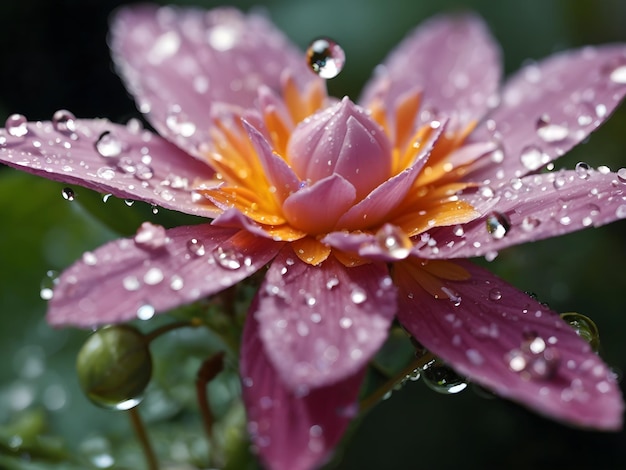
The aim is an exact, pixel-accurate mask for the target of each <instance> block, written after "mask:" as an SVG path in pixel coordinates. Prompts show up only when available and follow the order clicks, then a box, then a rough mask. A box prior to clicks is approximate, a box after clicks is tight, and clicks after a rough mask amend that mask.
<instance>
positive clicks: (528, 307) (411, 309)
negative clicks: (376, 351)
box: [394, 260, 623, 429]
mask: <svg viewBox="0 0 626 470" xmlns="http://www.w3.org/2000/svg"><path fill="white" fill-rule="evenodd" d="M415 263H417V262H415ZM415 263H414V264H409V263H401V264H398V265H397V267H396V271H395V276H394V280H395V282H396V285H397V286H398V288H399V291H400V293H399V313H398V318H399V320H400V322H401V323H402V325H403V326H404V327H405V328H407V330H408V331H409V332H410V333H411V334H412V335H413V336H414V337H415V338H416V339H417V340H418V341H419V342H420V343H422V344H423V345H424V346H425V347H426V348H427V349H428V350H430V351H432V352H433V353H434V354H436V355H438V356H440V357H441V358H443V359H444V360H445V361H447V362H448V363H449V364H450V365H452V367H454V368H455V369H456V370H457V371H458V372H459V373H461V374H463V375H466V376H467V377H469V378H470V379H472V380H475V381H476V382H478V383H479V384H481V385H484V386H486V387H489V388H490V389H492V390H493V391H495V392H496V393H497V394H499V395H501V396H503V397H506V398H510V399H512V400H515V401H518V402H520V403H522V404H524V405H526V406H529V407H531V408H533V409H534V410H537V411H539V412H541V413H543V414H545V415H548V416H550V417H552V418H556V419H560V420H563V421H566V422H569V423H571V424H575V425H578V426H583V427H591V428H598V429H618V428H619V427H620V426H621V422H622V416H621V415H622V410H623V403H622V398H621V395H620V392H619V389H618V387H617V384H616V382H615V378H614V375H613V373H612V372H611V371H610V370H609V368H608V367H607V366H606V365H605V364H604V363H603V362H602V360H601V359H600V358H599V357H598V356H597V355H596V354H595V353H594V352H593V351H592V349H591V347H590V345H589V344H588V343H587V342H585V341H584V340H583V339H582V338H581V337H579V336H578V335H577V334H576V333H575V332H574V330H573V329H572V328H571V327H570V326H569V325H568V324H566V323H565V322H564V321H563V320H561V318H560V317H559V316H558V315H557V314H556V313H555V312H553V311H551V310H550V309H549V308H547V307H546V306H544V305H542V304H540V303H539V302H537V301H536V300H534V299H533V298H531V297H530V296H528V295H527V294H525V293H523V292H520V291H518V290H516V289H515V288H513V287H512V286H510V285H508V284H507V283H505V282H504V281H502V280H501V279H499V278H497V277H495V276H493V275H492V274H491V273H489V272H488V271H486V270H484V269H482V268H480V267H478V266H475V265H473V264H472V263H470V262H468V261H462V260H458V261H455V263H457V264H458V265H459V266H460V267H462V268H463V269H465V270H466V271H467V272H468V273H469V274H471V279H468V280H458V281H453V280H445V279H441V278H439V279H438V280H437V282H439V284H440V286H441V287H442V288H443V289H441V288H440V289H439V295H438V298H436V297H435V295H433V293H432V292H427V291H426V290H425V289H424V288H423V287H421V285H423V281H421V278H422V276H421V274H420V271H419V268H417V267H416V266H417V264H415ZM420 282H422V284H421V283H420ZM431 290H432V288H431Z"/></svg>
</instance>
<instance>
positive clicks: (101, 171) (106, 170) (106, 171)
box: [96, 166, 115, 202]
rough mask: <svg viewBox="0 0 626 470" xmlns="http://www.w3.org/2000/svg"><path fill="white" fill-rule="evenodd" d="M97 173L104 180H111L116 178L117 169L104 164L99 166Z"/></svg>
mask: <svg viewBox="0 0 626 470" xmlns="http://www.w3.org/2000/svg"><path fill="white" fill-rule="evenodd" d="M96 175H97V176H98V177H99V178H102V179H103V180H107V181H111V180H112V179H113V178H115V170H114V169H113V168H111V167H109V166H103V167H100V168H98V170H97V171H96ZM105 202H106V201H105Z"/></svg>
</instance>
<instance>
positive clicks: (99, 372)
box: [76, 325, 152, 410]
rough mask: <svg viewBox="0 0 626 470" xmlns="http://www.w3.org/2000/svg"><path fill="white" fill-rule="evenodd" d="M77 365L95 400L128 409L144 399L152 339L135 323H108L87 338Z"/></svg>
mask: <svg viewBox="0 0 626 470" xmlns="http://www.w3.org/2000/svg"><path fill="white" fill-rule="evenodd" d="M76 369H77V371H78V379H79V382H80V386H81V388H82V389H83V391H84V392H85V394H86V395H87V397H88V398H89V399H90V400H91V401H92V402H94V403H95V404H96V405H99V406H102V407H105V408H112V409H116V410H128V409H130V408H132V407H134V406H136V405H138V404H139V403H140V402H141V400H142V398H143V397H142V394H143V392H144V390H145V388H146V387H147V386H148V383H149V382H150V377H151V376H152V358H151V356H150V350H149V348H148V342H147V341H146V340H145V338H144V336H143V334H142V333H141V332H139V331H138V330H137V329H136V328H133V327H131V326H127V325H112V326H105V327H104V328H101V329H99V330H98V331H96V332H95V333H94V334H92V335H91V336H90V337H89V338H88V339H87V341H86V342H85V344H84V345H83V347H82V348H81V350H80V351H79V353H78V357H77V359H76Z"/></svg>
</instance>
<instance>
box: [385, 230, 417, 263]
mask: <svg viewBox="0 0 626 470" xmlns="http://www.w3.org/2000/svg"><path fill="white" fill-rule="evenodd" d="M376 241H377V242H378V244H379V246H380V247H381V248H382V249H383V250H384V251H385V252H386V253H387V254H389V256H391V257H392V258H395V259H404V258H406V257H407V256H409V254H410V253H411V248H413V243H411V239H410V238H409V237H408V236H407V234H406V233H404V231H403V230H402V229H401V228H400V227H397V226H395V225H391V224H385V225H384V226H383V227H382V228H381V229H380V230H378V232H376Z"/></svg>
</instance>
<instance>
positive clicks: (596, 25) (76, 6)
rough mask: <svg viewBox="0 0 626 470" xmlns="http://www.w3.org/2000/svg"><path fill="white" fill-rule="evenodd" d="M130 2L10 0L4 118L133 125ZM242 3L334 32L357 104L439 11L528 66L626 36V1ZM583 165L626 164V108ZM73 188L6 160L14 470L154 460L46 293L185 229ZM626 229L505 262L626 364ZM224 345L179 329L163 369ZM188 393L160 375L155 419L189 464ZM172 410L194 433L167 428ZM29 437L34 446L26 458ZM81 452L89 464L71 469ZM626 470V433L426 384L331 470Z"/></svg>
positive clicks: (151, 411)
mask: <svg viewBox="0 0 626 470" xmlns="http://www.w3.org/2000/svg"><path fill="white" fill-rule="evenodd" d="M125 3H128V2H121V1H104V0H103V1H98V0H57V1H54V2H51V1H48V0H39V1H37V0H22V1H15V0H11V1H3V2H2V3H1V5H0V44H2V52H1V54H0V67H1V68H0V71H1V73H0V122H3V121H4V119H5V118H6V116H8V115H9V114H11V113H14V112H19V113H22V114H25V115H26V116H27V117H28V118H29V119H30V120H37V119H49V118H50V117H51V116H52V114H53V112H54V111H56V110H57V109H59V108H67V109H70V110H71V111H72V112H74V114H76V115H77V116H79V117H96V116H97V117H108V118H110V119H112V120H114V121H118V122H125V121H126V120H127V119H128V118H130V117H133V116H137V115H138V113H137V111H136V110H135V107H134V104H133V101H132V99H131V98H130V97H129V96H128V95H127V93H126V92H125V90H124V88H123V85H122V84H121V82H120V80H119V79H118V78H117V77H116V76H115V74H114V73H113V72H112V67H111V62H110V58H109V55H108V50H107V46H106V40H105V38H106V33H107V21H108V16H109V14H110V13H111V11H112V10H113V9H114V8H115V7H116V6H118V5H121V4H125ZM172 3H179V4H192V2H172ZM229 3H230V4H233V5H236V6H239V7H241V8H244V9H248V8H250V7H262V8H265V9H266V10H267V11H268V12H269V15H270V16H271V18H272V19H273V20H274V22H275V23H276V24H277V25H278V26H279V27H280V28H281V29H283V30H284V31H286V33H287V34H288V35H289V36H290V37H291V38H292V40H293V41H294V42H296V43H297V44H298V45H299V46H301V47H305V45H306V44H307V43H308V42H309V41H310V40H311V39H312V38H314V37H316V36H319V35H328V36H331V37H333V38H334V39H336V40H337V41H338V42H339V43H340V44H342V46H343V48H344V49H345V51H346V54H347V64H346V67H345V69H344V71H343V73H342V74H341V75H340V76H339V77H338V78H336V79H335V80H333V81H332V82H330V84H329V88H330V91H331V93H333V94H335V95H338V96H342V95H345V94H348V95H350V96H352V97H353V98H354V97H357V96H358V93H359V90H360V89H361V88H362V86H363V84H364V83H365V81H366V80H367V79H368V77H369V76H370V73H371V71H372V69H373V67H374V66H375V65H376V64H377V63H379V62H380V61H381V60H382V59H383V58H384V56H385V54H386V53H387V52H388V51H390V50H391V48H393V46H394V45H395V44H397V43H398V41H399V40H400V39H401V38H402V37H403V36H404V35H405V34H406V33H407V32H408V31H409V30H410V29H412V28H413V27H414V26H416V25H418V24H419V23H420V22H421V21H422V20H424V19H425V18H427V17H429V16H431V15H433V14H435V13H438V12H445V11H456V10H459V9H466V10H467V9H469V10H474V11H477V12H479V13H480V14H481V15H482V16H483V17H484V18H485V19H486V21H487V23H488V24H489V26H490V28H491V29H492V31H493V34H494V36H495V37H496V38H497V40H498V41H499V42H500V44H501V45H502V49H503V53H504V61H505V71H506V73H507V74H509V73H511V72H512V71H514V70H516V69H517V68H518V67H519V66H520V65H521V64H523V63H524V61H526V60H529V59H540V58H542V57H545V56H547V55H549V54H551V53H554V52H557V51H560V50H563V49H567V48H572V47H579V46H582V45H586V44H602V43H608V42H626V26H625V24H626V2H623V1H622V0H601V1H596V0H559V1H557V0H525V1H516V2H514V1H499V2H495V1H489V0H482V1H481V0H475V1H425V0H423V1H415V0H411V1H409V0H402V1H401V0H384V1H383V0H317V1H315V2H313V1H304V0H300V1H298V0H282V1H274V2H265V3H264V4H259V3H255V2H251V1H248V0H245V1H244V0H241V1H236V2H229ZM193 4H194V5H198V6H203V7H213V6H217V5H219V4H220V3H216V2H209V1H201V0H197V1H195V2H193ZM578 161H586V162H587V163H589V164H590V165H592V166H598V165H609V166H610V167H611V168H612V169H614V170H615V169H617V168H619V167H621V166H624V164H625V162H626V107H625V106H622V107H621V108H620V109H618V110H617V112H616V113H615V115H614V116H613V117H612V118H611V119H610V121H609V122H608V123H607V124H606V125H605V126H604V127H603V128H602V129H600V130H599V131H598V132H596V133H595V134H594V135H593V136H592V137H591V138H590V139H588V141H586V142H585V143H584V144H583V145H580V146H579V147H578V148H577V149H575V151H573V152H571V153H570V154H569V155H567V156H566V157H564V158H562V159H561V160H559V161H558V162H557V168H560V167H569V168H572V167H573V166H574V165H575V163H576V162H578ZM62 188H63V185H61V184H57V183H53V182H49V181H45V180H42V179H39V178H35V177H31V176H28V175H24V174H21V173H19V172H16V171H14V170H9V169H6V168H0V357H3V358H4V359H3V360H2V362H1V365H0V468H23V469H38V468H85V466H86V465H87V464H91V465H92V466H93V467H94V468H98V467H100V468H107V467H111V465H112V466H113V468H141V465H142V462H141V457H137V455H136V454H137V452H136V451H137V449H136V446H135V447H133V444H132V443H129V441H128V439H127V436H128V435H129V424H128V421H127V419H126V418H125V417H124V416H122V415H121V414H119V413H112V412H107V411H104V410H101V409H98V408H96V407H94V406H92V405H90V403H89V402H88V401H87V400H86V399H85V398H84V397H83V396H82V395H81V394H80V392H79V390H78V387H77V381H76V379H75V374H74V371H73V366H74V360H75V359H74V358H75V355H76V352H77V351H78V348H79V347H80V344H81V342H82V341H83V340H84V338H85V337H86V335H87V333H86V332H80V331H54V330H51V329H50V328H49V327H47V325H46V323H45V321H44V315H45V308H46V307H45V302H44V301H43V300H41V298H40V297H39V290H40V282H41V281H42V279H43V278H44V277H45V273H46V271H48V270H62V269H63V268H65V267H66V266H68V265H69V264H70V263H71V262H72V261H73V260H75V259H76V258H78V257H79V256H80V254H81V253H82V252H83V251H85V250H88V249H93V248H95V247H97V246H99V245H100V244H101V243H103V242H104V241H106V240H109V239H112V238H115V237H116V236H118V235H119V234H120V233H121V234H128V233H132V232H134V230H135V229H136V227H137V226H138V224H139V222H140V221H141V220H142V219H149V220H152V221H156V222H160V223H171V217H170V215H169V214H165V213H164V211H161V212H160V213H159V214H157V215H153V214H152V213H151V211H150V210H149V208H147V207H145V206H142V205H141V204H139V203H138V204H134V205H133V206H132V207H128V206H126V204H124V203H123V201H119V200H115V199H113V198H112V200H110V201H109V202H107V203H106V204H104V203H102V204H94V203H93V201H94V200H98V197H96V196H94V195H93V194H91V193H90V192H88V191H86V190H82V189H81V188H76V187H75V188H73V189H74V190H75V192H76V194H77V198H76V200H75V201H73V202H69V201H66V200H64V199H63V198H62V196H61V190H62ZM81 200H82V201H83V202H81ZM85 207H89V210H86V209H85ZM102 221H105V222H104V223H103V222H102ZM625 240H626V222H623V221H622V222H619V223H615V224H612V225H611V226H608V227H603V228H600V229H593V230H586V231H584V232H579V233H575V234H572V235H569V236H566V237H561V238H559V239H556V240H547V241H543V242H538V243H533V244H529V245H526V246H522V247H516V248H513V249H509V250H506V251H504V252H502V253H500V254H499V256H498V257H497V258H496V260H495V261H493V262H492V263H489V267H490V269H492V270H493V271H494V272H497V273H499V274H500V275H501V276H503V277H504V278H505V279H507V280H508V281H509V282H511V283H512V284H514V285H515V286H517V287H518V288H520V289H521V290H526V291H532V292H535V293H536V294H537V295H538V297H539V299H540V300H542V301H544V302H547V303H549V304H550V306H551V307H552V308H554V309H555V310H557V311H560V312H567V311H577V312H581V313H584V314H586V315H588V316H590V317H591V318H593V319H594V320H595V321H596V323H597V325H598V327H599V329H600V334H601V340H602V356H603V357H604V358H605V360H606V361H607V362H608V363H609V365H611V366H613V367H615V368H616V370H618V371H625V370H626V341H625V338H626V315H625V312H624V297H622V295H623V294H624V293H625V292H626V274H625V273H624V266H626V244H625ZM214 342H215V339H214V338H212V337H210V335H207V334H205V333H202V332H188V331H181V332H179V333H175V334H174V335H173V336H172V337H171V338H170V339H169V340H168V341H167V342H165V343H164V345H163V346H162V347H161V348H160V354H161V357H163V360H164V361H165V362H164V364H165V365H162V366H161V367H160V369H159V371H158V375H159V378H161V379H163V382H164V383H167V382H168V380H169V381H170V384H171V383H172V382H171V381H172V380H174V382H175V383H177V381H178V380H179V379H180V376H181V374H182V376H185V374H187V375H186V377H187V376H188V377H191V379H190V380H193V373H192V372H191V371H192V370H193V369H194V367H196V366H197V365H198V361H199V359H197V357H199V356H202V354H206V353H208V352H210V351H211V350H212V347H214ZM211 345H213V346H211ZM175 351H179V353H174V352H175ZM183 352H185V353H187V352H189V353H190V354H191V355H192V356H193V357H192V359H189V360H187V362H184V363H183V364H184V367H182V369H183V370H182V371H180V370H178V371H172V370H170V369H171V367H168V365H167V360H169V361H170V363H171V362H172V361H173V360H174V359H175V358H176V356H175V354H180V355H181V356H182V355H183ZM165 356H167V360H166V359H165ZM218 385H219V387H221V388H220V389H219V390H217V392H215V393H216V396H217V398H213V400H217V404H218V405H219V400H220V398H219V397H220V396H223V397H226V398H223V399H224V400H225V401H228V397H229V396H230V395H232V393H233V392H234V391H236V388H237V384H236V377H235V376H234V375H232V374H231V375H229V376H227V377H225V378H223V380H222V381H221V382H220V383H219V384H218ZM180 388H181V389H180V390H178V389H175V390H173V389H172V387H168V386H167V385H163V386H162V387H160V388H159V386H155V387H154V392H153V393H154V394H153V396H152V398H150V400H149V405H150V406H151V407H152V408H150V406H148V405H147V406H146V415H147V417H148V420H149V421H150V422H151V423H154V426H152V427H151V429H154V430H155V431H154V432H155V433H156V434H155V440H156V441H157V442H161V443H162V444H163V445H162V447H161V451H162V452H165V450H163V449H169V452H170V454H169V456H170V457H171V459H173V460H176V458H175V457H176V456H179V457H181V456H182V457H181V459H184V457H185V456H188V460H191V461H198V462H202V457H198V455H202V454H203V452H204V451H206V449H205V448H204V447H203V446H204V445H205V444H203V441H202V436H201V429H200V427H199V424H198V422H197V420H194V418H193V414H186V411H189V410H190V409H193V405H191V404H190V403H191V402H192V401H193V400H192V398H193V397H190V396H189V392H188V391H185V389H186V388H191V382H189V387H180ZM622 389H624V382H622ZM220 393H221V395H220ZM159 394H160V395H159ZM155 396H156V398H155ZM224 414H225V415H226V414H227V415H228V416H225V417H224V419H230V420H233V422H241V420H242V417H241V410H240V409H238V408H237V407H236V406H235V407H233V406H231V407H230V408H229V409H228V412H224ZM172 417H176V418H177V420H176V423H177V424H176V426H180V428H179V427H173V428H170V429H169V431H167V430H164V429H163V428H164V427H166V426H162V427H159V423H162V422H167V420H168V419H170V418H172ZM168 432H169V433H170V434H168ZM174 432H175V437H172V436H174V434H172V433H174ZM18 435H20V436H23V439H22V440H24V439H26V440H28V439H30V441H28V442H27V444H29V445H30V447H27V446H25V444H24V442H22V443H20V442H18V441H16V437H15V436H18ZM174 439H175V440H176V442H174V441H173V440H174ZM174 444H176V446H175V445H174ZM109 446H113V450H112V451H111V450H110V449H109ZM24 448H29V449H33V452H30V453H26V452H24V451H23V450H24ZM172 449H174V450H172ZM68 450H69V452H71V453H72V454H76V455H81V456H83V457H84V459H83V460H79V461H77V462H76V461H75V462H74V463H64V459H65V457H66V454H65V452H67V451H68ZM176 452H177V453H176ZM103 455H104V456H106V455H110V456H111V457H112V459H113V460H106V458H103V457H102V456H103ZM98 457H100V460H98ZM81 458H82V457H81ZM55 461H56V462H57V463H54V462H55ZM242 465H243V464H242ZM625 467H626V434H625V433H624V432H622V433H616V434H604V433H594V432H586V431H580V430H574V429H571V428H568V427H565V426H562V425H560V424H556V423H553V422H551V421H548V420H545V419H543V418H541V417H538V416H536V415H534V414H532V413H529V412H527V411H526V410H524V409H522V408H521V407H519V406H517V405H514V404H512V403H509V402H506V401H502V400H498V399H488V398H485V397H484V396H482V395H480V394H477V393H473V392H472V390H471V389H468V390H467V391H466V392H464V393H461V394H459V395H455V396H442V395H438V394H436V393H434V392H431V391H430V390H429V389H427V388H426V387H425V386H424V384H423V383H421V382H419V381H418V382H416V383H410V384H409V385H407V386H406V387H404V388H403V389H402V390H401V391H399V392H396V393H394V395H393V397H392V399H390V400H386V401H384V402H382V403H380V404H379V405H378V406H377V407H376V408H375V409H374V410H373V411H372V412H371V413H369V414H368V415H367V416H366V417H365V419H364V420H363V421H362V422H361V424H360V426H359V427H358V428H357V429H356V431H355V432H354V434H352V435H351V436H350V439H349V440H347V442H346V443H345V454H344V455H343V458H342V459H340V460H336V461H334V462H333V463H332V464H331V468H337V469H407V468H411V469H412V468H425V469H430V468H437V469H453V468H454V469H458V468H508V469H526V468H534V469H543V468H546V469H547V468H570V469H578V468H598V469H613V468H615V469H618V468H625ZM171 468H174V467H171ZM176 468H184V467H182V466H181V467H176Z"/></svg>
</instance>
